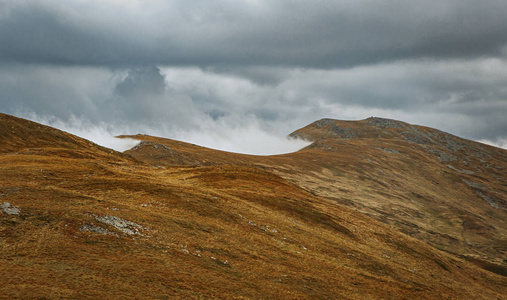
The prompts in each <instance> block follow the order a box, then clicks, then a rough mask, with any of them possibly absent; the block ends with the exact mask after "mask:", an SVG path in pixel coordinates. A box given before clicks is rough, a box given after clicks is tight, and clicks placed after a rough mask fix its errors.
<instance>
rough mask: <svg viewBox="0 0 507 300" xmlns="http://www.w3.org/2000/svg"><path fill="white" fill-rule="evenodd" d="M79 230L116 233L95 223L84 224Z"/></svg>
mask: <svg viewBox="0 0 507 300" xmlns="http://www.w3.org/2000/svg"><path fill="white" fill-rule="evenodd" d="M79 230H80V231H89V232H95V233H100V234H109V235H116V234H114V233H112V232H111V231H109V230H107V229H104V228H102V227H99V226H96V225H93V224H83V226H81V228H79ZM116 236H117V235H116Z"/></svg>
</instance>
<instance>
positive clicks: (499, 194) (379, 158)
mask: <svg viewBox="0 0 507 300" xmlns="http://www.w3.org/2000/svg"><path fill="white" fill-rule="evenodd" d="M289 136H290V137H292V138H304V139H306V140H309V141H312V142H313V143H312V144H311V145H309V146H307V147H305V148H304V149H301V150H300V151H297V152H295V153H290V154H283V155H277V156H271V157H256V156H245V155H241V154H230V153H225V152H214V150H212V149H204V148H192V149H191V147H194V146H189V145H188V146H185V145H186V144H181V142H178V143H179V144H178V145H177V146H176V145H175V143H176V142H173V141H170V140H166V139H159V138H155V137H146V136H131V138H135V139H139V140H142V141H144V142H149V143H152V144H149V145H148V144H143V142H142V143H141V144H140V145H139V146H138V147H137V148H136V149H131V150H129V151H126V153H129V154H130V155H132V156H133V157H136V158H137V159H140V160H143V161H146V162H149V163H151V164H155V165H160V164H162V165H171V164H184V165H193V166H199V165H215V164H218V165H219V164H227V163H229V164H247V165H254V166H261V167H263V168H266V169H268V170H270V171H272V172H274V173H276V174H278V175H280V176H282V177H283V178H285V179H287V180H289V181H291V182H294V183H296V184H297V185H299V186H301V187H303V188H304V189H306V190H307V191H309V192H311V193H313V194H315V195H319V196H322V197H324V198H327V199H329V200H332V201H336V202H338V203H340V204H344V205H347V206H349V207H352V208H354V209H356V210H357V211H360V212H362V213H366V214H368V215H369V216H372V217H374V218H376V219H377V220H380V221H382V222H385V223H387V224H390V225H392V226H394V227H395V228H397V229H398V230H401V231H402V232H405V233H406V234H409V235H413V236H415V237H418V238H419V239H420V240H422V241H425V242H428V243H430V244H431V245H433V246H435V247H437V248H439V249H441V250H444V251H450V252H451V253H454V254H457V255H459V256H461V257H466V258H468V259H470V260H472V261H475V262H477V263H478V264H480V265H482V266H485V267H486V268H488V269H491V270H494V271H495V272H497V273H500V274H503V275H506V274H507V263H506V262H507V256H506V253H507V232H506V228H507V224H506V223H505V221H504V220H505V219H506V218H507V215H506V214H505V212H506V209H507V202H506V201H507V199H505V195H507V189H506V182H507V175H506V170H507V165H506V162H507V151H505V150H504V149H501V148H496V147H493V146H490V145H485V144H481V143H478V142H474V141H470V140H466V139H463V138H460V137H457V136H454V135H451V134H448V133H445V132H443V131H440V130H436V129H433V128H429V127H424V126H416V125H411V124H408V123H405V122H401V121H396V120H390V119H383V118H373V117H372V118H368V119H365V120H361V121H339V120H332V119H321V120H318V121H316V122H314V123H312V124H309V125H308V126H306V127H303V128H301V129H299V130H296V131H295V132H294V133H292V134H290V135H289ZM155 144H158V145H163V146H160V148H159V149H160V150H157V149H155V148H154V146H155ZM163 147H165V149H166V150H165V151H163V150H161V149H163ZM167 149H171V151H172V153H171V157H172V159H168V158H167V157H168V156H167V154H166V153H164V152H167ZM195 149H201V150H202V151H201V150H199V151H195ZM191 157H192V158H191ZM178 159H179V160H178ZM358 183H360V184H358ZM354 186H358V188H351V187H354ZM382 207H383V208H382ZM430 224H433V225H430ZM483 236H488V237H489V238H491V237H493V239H492V240H489V239H488V238H485V237H483Z"/></svg>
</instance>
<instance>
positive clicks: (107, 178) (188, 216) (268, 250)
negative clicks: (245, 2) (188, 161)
mask: <svg viewBox="0 0 507 300" xmlns="http://www.w3.org/2000/svg"><path fill="white" fill-rule="evenodd" d="M0 117H1V118H0V125H1V127H0V131H2V130H3V129H2V128H7V127H8V126H18V125H17V124H21V125H19V126H21V127H23V128H24V129H25V130H28V131H29V130H30V128H31V127H30V126H33V124H32V123H27V122H26V121H23V120H19V119H15V118H10V117H5V116H3V115H0ZM37 126H39V125H37ZM39 130H40V132H39V133H38V135H37V136H38V137H32V136H31V138H34V140H31V141H30V143H29V144H27V147H25V148H23V146H22V142H21V141H22V140H23V131H18V132H17V137H16V138H17V139H19V141H17V142H16V143H14V142H13V143H8V142H7V140H5V139H10V138H13V137H12V136H8V137H6V136H5V135H3V136H2V140H1V141H0V142H2V145H3V144H9V145H10V144H15V145H16V147H15V149H14V148H13V147H12V146H9V147H7V148H5V149H4V148H2V146H0V150H1V151H0V152H1V153H2V154H0V202H9V203H11V204H12V205H15V206H18V207H20V208H21V213H20V214H19V215H12V216H8V215H5V214H0V251H1V254H2V256H1V259H0V266H1V267H0V282H1V283H2V284H0V295H1V296H0V297H4V298H51V299H54V298H90V299H92V298H93V299H96V298H107V299H110V298H146V299H168V298H170V299H177V298H181V299H189V298H194V299H213V298H218V299H236V298H237V299H254V298H255V299H257V298H259V299H315V298H317V299H326V298H327V299H368V298H370V299H371V298H397V299H442V298H454V299H471V298H475V299H505V293H506V287H507V279H506V278H505V277H501V276H499V275H496V274H493V273H491V272H487V271H484V270H482V269H480V268H478V267H476V266H475V265H473V264H471V263H469V262H467V261H465V260H463V259H461V258H459V257H456V256H453V255H451V254H447V253H445V252H441V251H439V250H436V249H435V248H433V247H431V246H429V245H426V244H425V243H423V242H421V241H419V240H417V239H414V238H412V237H410V236H407V235H405V234H402V233H400V232H398V231H396V230H395V229H393V227H391V226H389V225H386V224H383V223H381V222H378V221H376V220H374V219H372V218H370V217H368V216H366V215H364V214H361V213H359V212H356V211H355V210H353V209H350V208H348V207H346V206H343V205H341V204H337V203H336V201H330V198H323V197H320V196H317V195H313V194H312V193H310V192H309V191H308V190H309V189H308V188H307V187H305V189H303V188H301V187H299V186H298V184H300V183H304V182H308V181H310V180H311V176H310V175H311V174H315V175H316V176H317V177H315V179H314V181H315V182H316V183H318V182H319V180H321V179H322V178H323V177H324V175H321V174H324V173H319V172H322V167H317V166H316V165H315V163H314V162H308V161H305V160H303V159H301V158H299V159H297V161H298V163H294V164H290V163H289V162H290V161H293V160H294V159H295V157H297V155H303V154H295V155H294V156H292V157H291V156H278V157H270V158H267V157H249V156H241V155H233V154H228V153H222V152H214V151H211V150H209V152H203V153H205V155H203V154H202V153H200V151H198V150H199V148H197V147H196V148H195V149H196V150H195V152H191V151H189V152H188V153H187V155H189V156H188V157H190V155H192V156H191V158H192V159H193V160H194V161H199V162H200V164H201V165H202V166H168V164H169V163H167V164H166V165H164V164H163V163H159V164H155V161H150V162H149V164H145V163H141V162H137V161H135V160H133V159H132V158H130V157H129V156H127V155H123V154H119V153H116V152H111V151H109V150H107V149H104V148H101V147H98V146H95V145H92V144H87V143H86V141H82V140H80V139H78V138H75V137H72V136H70V135H66V134H63V133H61V132H58V131H55V130H54V129H50V128H46V127H40V128H39ZM37 138H40V139H42V140H46V141H47V140H50V141H51V143H50V145H47V144H44V141H41V142H40V144H39V143H38V141H37ZM69 141H73V142H71V144H72V143H74V142H75V144H72V145H70V146H69ZM180 146H181V147H183V148H184V147H186V146H185V145H183V144H180ZM189 147H190V148H193V147H195V146H189ZM187 149H188V148H187ZM182 150H183V149H182ZM213 153H215V154H213ZM318 155H322V154H318ZM147 156H148V155H147ZM204 159H206V160H207V161H206V162H205V163H202V162H203V160H204ZM214 160H220V163H217V162H216V161H214ZM275 162H276V164H275ZM317 163H323V161H319V162H317ZM303 167H307V169H306V170H307V171H306V173H305V174H306V175H307V176H306V177H305V179H304V180H303V181H304V182H303V181H301V182H298V180H297V178H298V175H302V173H301V172H302V168H303ZM326 172H338V171H334V170H331V169H328V171H326ZM275 173H276V174H275ZM284 177H285V178H284ZM320 177H322V178H320ZM338 178H339V182H343V183H348V182H352V181H353V179H351V178H348V177H347V176H343V177H338ZM287 179H291V181H292V182H289V181H287ZM341 180H343V181H341ZM296 183H297V184H296ZM319 184H320V183H319ZM342 188H347V189H348V190H349V191H350V192H351V193H356V194H357V195H361V193H375V192H376V190H377V187H376V186H375V185H372V186H368V185H364V186H358V187H356V186H347V187H342ZM349 191H347V193H349ZM342 193H344V192H342ZM315 194H318V193H317V192H315ZM108 215H109V216H115V217H119V218H122V219H124V220H128V221H132V222H135V223H137V224H139V225H140V226H142V228H141V229H139V233H140V234H139V235H138V234H127V233H124V232H122V231H120V230H118V229H117V228H115V227H114V226H112V225H108V224H105V223H103V222H100V221H99V220H100V219H98V218H97V217H103V216H108ZM85 224H88V225H89V226H98V227H101V228H103V229H106V230H108V231H109V232H110V233H112V234H104V233H97V232H91V231H82V230H80V229H82V228H83V225H85Z"/></svg>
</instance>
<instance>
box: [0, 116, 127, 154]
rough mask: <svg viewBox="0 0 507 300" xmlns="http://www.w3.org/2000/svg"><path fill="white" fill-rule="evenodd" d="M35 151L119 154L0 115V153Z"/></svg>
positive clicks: (47, 127)
mask: <svg viewBox="0 0 507 300" xmlns="http://www.w3.org/2000/svg"><path fill="white" fill-rule="evenodd" d="M23 151H24V152H39V154H41V153H43V152H44V153H46V155H67V156H68V155H73V156H83V155H84V156H90V155H91V156H96V157H103V156H106V157H113V156H114V157H117V158H120V159H128V156H126V155H123V154H122V153H120V152H116V151H113V150H111V149H108V148H104V147H102V146H99V145H97V144H94V143H92V142H90V141H88V140H86V139H83V138H80V137H77V136H75V135H72V134H69V133H67V132H64V131H61V130H58V129H55V128H52V127H49V126H45V125H42V124H38V123H35V122H32V121H28V120H25V119H21V118H17V117H14V116H10V115H6V114H2V113H0V153H15V152H23Z"/></svg>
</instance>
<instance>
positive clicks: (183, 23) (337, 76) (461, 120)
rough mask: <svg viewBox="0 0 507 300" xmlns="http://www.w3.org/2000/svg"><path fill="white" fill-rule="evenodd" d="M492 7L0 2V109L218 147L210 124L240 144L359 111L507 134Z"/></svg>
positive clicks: (445, 0) (497, 5)
mask: <svg viewBox="0 0 507 300" xmlns="http://www.w3.org/2000/svg"><path fill="white" fill-rule="evenodd" d="M506 11H507V1H504V0H484V1H476V0H423V1H406V0H384V1H378V0H358V1H351V0H336V1H335V0H314V1H303V0H273V1H263V0H244V1H230V0H216V1H204V0H195V1H183V0H173V1H166V0H148V1H140V0H88V1H78V0H69V1H60V0H38V1H37V0H23V1H10V0H0V111H1V112H6V113H11V114H17V115H21V116H26V114H25V113H22V112H33V113H35V114H37V115H38V116H41V115H42V116H48V117H56V118H58V119H60V120H63V122H64V123H65V120H71V123H72V124H81V123H83V124H84V123H86V122H92V123H93V124H101V122H104V123H107V124H115V126H116V125H119V124H121V126H116V127H115V128H117V129H118V128H124V129H125V130H123V131H121V132H117V133H118V134H119V133H136V132H138V131H137V130H146V131H148V132H149V130H152V132H153V133H154V134H157V133H158V134H164V133H165V136H168V135H167V133H171V134H173V133H175V132H176V131H178V130H179V134H180V135H178V136H192V134H191V133H189V131H188V130H193V129H195V128H199V130H200V131H199V134H197V135H196V136H198V137H199V138H203V139H208V140H209V137H213V138H216V139H217V140H223V142H224V143H226V139H225V138H224V137H221V136H219V135H220V134H222V133H225V132H226V131H229V132H233V133H234V132H236V133H238V137H241V138H240V139H239V140H240V141H241V139H242V138H243V137H244V136H245V135H247V134H249V133H251V132H252V130H253V131H254V132H255V130H260V131H258V132H257V133H254V135H256V136H259V137H261V136H265V135H264V133H265V132H266V131H269V132H273V131H276V132H277V133H278V134H280V135H283V134H287V133H289V132H291V131H292V130H294V129H296V128H298V127H302V126H305V125H307V124H308V123H310V122H312V121H314V120H316V119H320V118H323V117H333V118H339V119H362V118H366V117H369V116H372V115H375V116H383V117H391V118H397V119H401V120H404V121H407V122H411V123H417V124H422V125H427V126H431V127H437V128H440V129H443V130H446V131H449V132H451V133H454V134H458V135H461V136H463V137H466V138H473V139H482V140H484V139H487V140H489V141H504V143H505V144H507V121H506V120H507V118H505V115H506V114H507V87H506V86H507V85H506V84H505V83H506V82H507V34H505V33H506V32H507V22H505V12H506ZM20 112H21V113H20ZM76 120H77V121H76ZM62 124H63V123H62ZM76 126H77V127H83V126H81V125H76ZM76 126H74V127H76ZM84 127H86V126H84ZM161 127H170V129H168V130H165V131H157V130H154V131H153V129H154V128H155V129H156V128H161ZM126 128H134V130H136V131H134V132H129V130H127V129H126ZM241 128H242V129H243V130H244V131H241V130H239V129H241ZM173 129H174V130H173ZM175 130H176V131H175ZM263 130H264V131H263ZM181 132H184V133H185V134H182V133H181ZM259 132H260V133H259ZM194 133H195V131H194ZM229 137H230V136H229ZM240 143H244V142H242V141H241V142H240ZM259 143H260V142H259ZM499 144H500V143H499Z"/></svg>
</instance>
